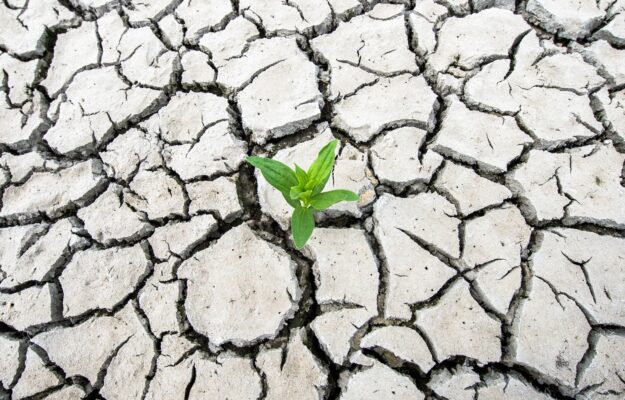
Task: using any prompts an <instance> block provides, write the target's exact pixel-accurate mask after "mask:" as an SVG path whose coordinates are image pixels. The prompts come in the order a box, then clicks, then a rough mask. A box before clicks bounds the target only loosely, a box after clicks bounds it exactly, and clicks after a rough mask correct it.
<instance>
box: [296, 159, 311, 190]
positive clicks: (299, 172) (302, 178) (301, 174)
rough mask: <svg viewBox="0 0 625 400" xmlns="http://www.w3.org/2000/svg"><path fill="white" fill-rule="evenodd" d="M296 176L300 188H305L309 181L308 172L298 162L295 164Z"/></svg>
mask: <svg viewBox="0 0 625 400" xmlns="http://www.w3.org/2000/svg"><path fill="white" fill-rule="evenodd" d="M295 176H297V184H298V186H299V187H300V188H305V187H306V184H307V183H308V174H307V173H306V171H304V170H303V169H302V168H301V167H300V166H299V165H297V164H295Z"/></svg>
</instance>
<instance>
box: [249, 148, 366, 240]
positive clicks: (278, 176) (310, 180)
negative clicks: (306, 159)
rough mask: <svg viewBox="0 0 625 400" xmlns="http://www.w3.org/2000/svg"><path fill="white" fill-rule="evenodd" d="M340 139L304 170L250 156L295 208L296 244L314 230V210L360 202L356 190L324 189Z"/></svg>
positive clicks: (322, 150)
mask: <svg viewBox="0 0 625 400" xmlns="http://www.w3.org/2000/svg"><path fill="white" fill-rule="evenodd" d="M337 143H338V140H336V139H334V140H332V141H330V143H328V144H326V145H325V146H324V147H323V148H322V149H321V150H320V151H319V155H318V156H317V159H316V160H315V161H314V162H313V163H312V164H311V165H310V167H309V168H308V171H304V170H303V169H302V168H301V167H300V166H299V165H297V164H295V170H292V169H291V168H289V167H288V166H287V165H285V164H283V163H281V162H280V161H276V160H272V159H270V158H264V157H255V156H252V157H247V162H249V163H250V164H252V165H253V166H254V167H256V168H258V169H259V170H260V172H261V173H262V174H263V177H264V178H265V179H266V180H267V182H269V184H270V185H271V186H273V187H274V188H276V189H278V190H279V191H280V193H282V196H283V197H284V200H286V202H287V203H289V205H291V207H293V208H294V210H293V215H292V216H291V233H292V234H293V242H295V247H296V248H298V249H301V248H302V247H304V245H306V242H307V241H308V239H309V238H310V235H312V232H313V229H315V218H314V213H315V212H317V211H323V210H325V209H327V208H329V207H331V206H332V205H334V204H336V203H338V202H341V201H358V199H359V197H358V195H357V194H356V193H354V192H351V191H349V190H343V189H338V190H330V191H327V192H323V189H324V188H325V186H326V183H328V179H330V175H331V174H332V168H333V167H334V155H335V149H336V145H337Z"/></svg>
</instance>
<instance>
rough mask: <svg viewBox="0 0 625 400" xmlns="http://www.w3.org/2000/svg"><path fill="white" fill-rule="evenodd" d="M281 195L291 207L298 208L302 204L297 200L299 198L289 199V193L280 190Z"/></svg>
mask: <svg viewBox="0 0 625 400" xmlns="http://www.w3.org/2000/svg"><path fill="white" fill-rule="evenodd" d="M282 196H283V197H284V200H286V202H287V203H289V205H290V206H291V207H293V208H300V207H301V206H302V204H301V203H300V202H299V200H293V199H291V196H290V193H287V192H282Z"/></svg>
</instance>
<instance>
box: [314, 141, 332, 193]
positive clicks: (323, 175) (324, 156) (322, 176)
mask: <svg viewBox="0 0 625 400" xmlns="http://www.w3.org/2000/svg"><path fill="white" fill-rule="evenodd" d="M338 142H339V141H338V140H337V139H334V140H331V141H330V142H329V143H328V144H326V145H325V146H323V148H322V149H321V150H320V151H319V155H318V156H317V159H316V160H315V161H313V163H312V164H311V165H310V168H308V182H311V181H312V182H315V185H317V184H319V183H322V182H327V181H328V177H329V176H330V173H331V172H332V167H333V166H334V157H335V150H336V145H337V144H338ZM324 185H325V183H324ZM322 190H323V189H322Z"/></svg>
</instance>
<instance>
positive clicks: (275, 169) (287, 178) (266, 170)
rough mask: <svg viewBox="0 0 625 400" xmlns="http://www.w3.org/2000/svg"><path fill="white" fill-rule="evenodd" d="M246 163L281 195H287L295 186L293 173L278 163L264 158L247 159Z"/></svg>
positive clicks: (253, 157) (295, 179) (295, 177)
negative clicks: (258, 170)
mask: <svg viewBox="0 0 625 400" xmlns="http://www.w3.org/2000/svg"><path fill="white" fill-rule="evenodd" d="M246 160H247V162H248V163H250V164H252V165H253V166H254V167H256V168H258V169H260V172H261V173H262V174H263V176H264V177H265V179H266V180H267V182H269V184H270V185H271V186H273V187H275V188H276V189H278V190H279V191H281V192H283V193H289V192H290V191H291V187H292V186H296V185H297V176H296V175H295V172H293V170H292V169H291V168H289V167H288V166H286V165H284V164H283V163H281V162H280V161H276V160H272V159H270V158H264V157H256V156H252V157H247V158H246Z"/></svg>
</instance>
